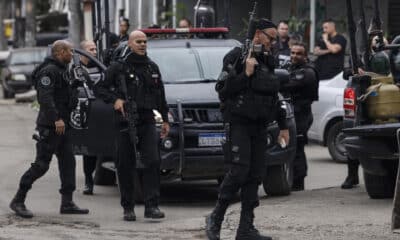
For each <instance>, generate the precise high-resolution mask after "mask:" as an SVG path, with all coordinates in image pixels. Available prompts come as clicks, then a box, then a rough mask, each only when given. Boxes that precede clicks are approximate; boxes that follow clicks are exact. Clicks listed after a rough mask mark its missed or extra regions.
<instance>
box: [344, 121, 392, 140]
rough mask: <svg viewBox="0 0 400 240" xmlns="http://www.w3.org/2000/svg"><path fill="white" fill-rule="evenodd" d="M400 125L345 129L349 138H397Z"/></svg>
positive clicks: (376, 125)
mask: <svg viewBox="0 0 400 240" xmlns="http://www.w3.org/2000/svg"><path fill="white" fill-rule="evenodd" d="M399 128H400V123H386V124H373V125H372V124H371V125H362V126H357V127H353V128H346V129H343V132H344V133H346V134H347V135H349V136H365V137H395V136H396V131H397V129H399Z"/></svg>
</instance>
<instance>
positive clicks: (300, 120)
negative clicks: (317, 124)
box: [293, 107, 313, 182]
mask: <svg viewBox="0 0 400 240" xmlns="http://www.w3.org/2000/svg"><path fill="white" fill-rule="evenodd" d="M295 120H296V131H297V146H296V156H295V159H294V161H293V182H296V181H302V180H303V179H304V178H305V177H306V176H307V170H308V165H307V158H306V153H305V151H304V147H305V145H306V144H307V143H308V137H307V132H308V130H309V129H310V127H311V124H312V122H313V116H312V113H311V107H309V108H305V109H303V110H302V111H301V112H298V111H297V110H296V112H295Z"/></svg>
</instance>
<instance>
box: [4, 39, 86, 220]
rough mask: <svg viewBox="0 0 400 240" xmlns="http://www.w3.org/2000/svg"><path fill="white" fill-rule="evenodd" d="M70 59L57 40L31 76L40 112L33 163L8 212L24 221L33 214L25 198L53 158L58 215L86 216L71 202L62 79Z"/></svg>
mask: <svg viewBox="0 0 400 240" xmlns="http://www.w3.org/2000/svg"><path fill="white" fill-rule="evenodd" d="M71 59H72V46H71V44H70V43H69V42H68V41H65V40H58V41H55V42H54V43H53V46H52V49H51V56H50V57H47V58H46V59H45V60H44V63H42V64H40V65H39V67H38V68H36V69H35V70H34V72H33V73H32V76H33V79H34V83H35V87H36V90H37V95H38V101H39V103H40V110H39V114H38V117H37V120H36V126H37V127H36V128H37V130H38V132H39V135H36V136H35V138H36V140H37V141H38V142H37V143H36V159H35V162H33V163H32V165H31V167H30V168H29V169H28V171H26V172H25V173H24V175H23V176H22V178H21V181H20V184H19V189H18V191H17V194H16V195H15V197H14V198H13V200H12V201H11V203H10V208H11V209H12V210H13V211H14V212H15V213H16V214H17V215H18V216H21V217H24V218H31V217H33V214H32V212H31V211H30V210H28V209H27V208H26V206H25V198H26V194H27V192H28V191H29V189H31V187H32V184H33V183H34V182H35V181H36V180H37V179H38V178H40V177H42V176H43V175H44V174H45V173H46V172H47V170H48V169H49V164H50V161H51V158H52V156H53V154H56V156H57V159H58V168H59V172H60V179H61V189H60V193H61V196H62V200H61V208H60V213H61V214H87V213H89V210H88V209H82V208H79V207H78V206H76V205H75V203H74V202H73V201H72V193H73V191H74V190H75V158H74V155H73V152H72V145H71V142H70V139H69V136H68V126H67V123H68V119H69V116H70V86H69V82H68V79H66V78H65V73H66V70H67V65H68V63H69V62H70V61H71Z"/></svg>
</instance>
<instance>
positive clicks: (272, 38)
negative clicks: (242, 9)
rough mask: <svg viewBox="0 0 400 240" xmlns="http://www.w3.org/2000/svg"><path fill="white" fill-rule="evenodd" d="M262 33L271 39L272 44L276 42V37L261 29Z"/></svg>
mask: <svg viewBox="0 0 400 240" xmlns="http://www.w3.org/2000/svg"><path fill="white" fill-rule="evenodd" d="M261 32H262V34H264V35H265V36H267V37H268V38H269V40H270V41H271V43H272V44H274V43H276V40H277V39H276V37H272V36H271V35H269V34H268V33H266V32H264V31H261Z"/></svg>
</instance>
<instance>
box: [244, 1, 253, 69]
mask: <svg viewBox="0 0 400 240" xmlns="http://www.w3.org/2000/svg"><path fill="white" fill-rule="evenodd" d="M256 8H257V2H254V5H253V11H251V12H250V13H249V27H248V29H247V35H246V40H245V41H244V46H243V50H242V63H244V62H245V61H246V59H247V56H248V55H249V53H250V51H251V48H252V41H253V38H254V34H255V33H256V28H257V22H256V20H255V16H256Z"/></svg>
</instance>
